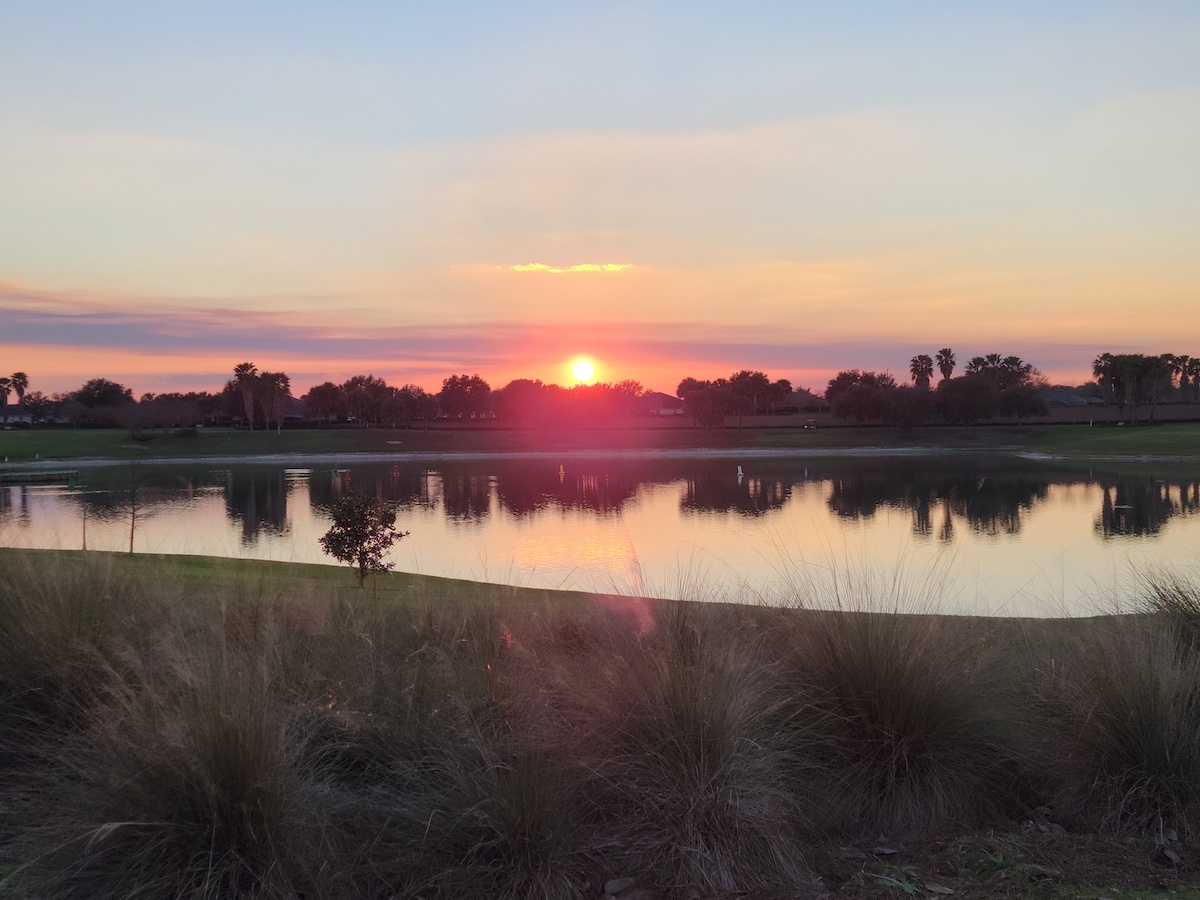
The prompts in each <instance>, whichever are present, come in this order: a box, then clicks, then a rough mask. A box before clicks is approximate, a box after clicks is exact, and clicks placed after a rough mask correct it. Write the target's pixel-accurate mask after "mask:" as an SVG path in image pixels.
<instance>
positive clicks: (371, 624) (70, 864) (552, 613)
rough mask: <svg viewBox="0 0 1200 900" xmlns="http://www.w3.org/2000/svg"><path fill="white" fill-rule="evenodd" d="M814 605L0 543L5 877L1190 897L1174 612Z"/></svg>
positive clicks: (1184, 735) (1190, 796)
mask: <svg viewBox="0 0 1200 900" xmlns="http://www.w3.org/2000/svg"><path fill="white" fill-rule="evenodd" d="M1164 585H1165V587H1164ZM1142 587H1143V589H1144V590H1145V594H1146V601H1147V602H1148V603H1150V604H1151V605H1152V606H1153V604H1154V603H1155V602H1158V601H1156V599H1155V598H1161V597H1162V596H1166V597H1167V598H1168V600H1175V599H1177V598H1178V596H1181V592H1184V593H1186V592H1189V591H1191V592H1193V593H1194V590H1195V588H1194V587H1191V586H1189V584H1188V583H1186V582H1185V581H1183V580H1181V579H1176V580H1175V581H1172V582H1169V583H1167V582H1162V581H1155V580H1154V577H1153V576H1146V578H1145V583H1144V584H1143V585H1142ZM878 588H879V586H878V585H872V584H869V583H868V584H860V585H858V586H854V585H850V586H849V587H846V588H845V589H844V592H843V593H841V595H840V596H839V597H837V598H833V599H835V600H841V601H843V603H844V605H848V604H850V603H851V602H852V601H854V600H855V599H861V600H864V601H869V600H873V599H879V598H877V597H873V596H870V592H871V591H873V590H876V589H878ZM929 588H930V590H931V591H933V590H934V589H935V588H936V585H930V586H929ZM810 589H815V588H810ZM839 590H843V589H842V588H839ZM1156 591H1157V592H1156ZM1164 591H1166V594H1164V593H1163V592H1164ZM1188 596H1189V597H1190V596H1192V594H1191V593H1189V594H1188ZM795 599H796V605H795V607H794V608H756V607H748V606H744V605H736V604H730V605H726V604H720V603H687V602H665V601H664V602H659V603H657V604H656V605H655V606H654V614H653V618H652V620H651V621H646V620H644V619H635V618H633V617H627V616H625V615H622V614H621V613H620V612H617V611H614V609H613V607H612V606H611V605H609V604H603V603H594V602H592V599H591V598H589V597H588V596H587V595H572V594H566V593H562V592H550V591H535V590H528V589H526V590H522V589H515V588H509V587H504V586H499V585H473V584H471V583H467V582H457V581H453V580H450V579H436V578H421V577H419V576H407V575H398V574H388V575H383V576H381V577H380V578H379V580H378V587H377V590H376V591H375V592H372V591H371V590H370V588H367V589H362V590H360V589H358V588H356V587H355V586H354V578H353V575H352V574H351V572H350V571H349V570H348V569H335V568H333V567H325V566H302V565H292V564H281V563H264V562H256V561H231V560H212V559H204V558H194V557H187V558H178V557H138V556H134V557H129V556H125V555H121V554H98V553H90V554H87V553H82V552H79V553H75V552H52V551H16V550H4V551H0V897H4V898H5V900H8V898H20V900H31V898H34V897H36V898H43V900H52V898H63V900H66V898H84V897H88V898H92V897H100V898H114V900H115V898H117V897H142V898H160V897H161V898H168V897H170V898H195V900H199V898H204V900H209V898H218V897H253V898H298V897H322V898H329V900H341V898H351V897H354V898H360V897H361V898H367V900H373V898H379V900H383V898H406V900H416V898H418V897H420V898H426V900H433V898H441V900H450V898H462V900H483V898H511V900H517V898H522V900H531V898H547V900H584V898H590V897H596V896H599V895H600V894H601V888H602V886H603V884H604V882H605V880H607V879H610V878H617V877H626V876H627V877H632V878H634V879H636V880H637V882H638V883H639V884H640V885H642V886H643V887H645V888H647V889H648V890H652V891H653V892H654V896H658V897H662V898H664V900H677V898H678V900H682V898H685V897H692V896H705V897H708V896H712V897H722V896H744V897H747V898H764V900H767V898H775V897H779V896H811V895H814V894H817V893H819V891H820V887H819V886H818V884H817V881H816V874H817V873H818V872H819V873H820V874H821V876H822V877H823V878H824V879H825V883H826V886H828V887H830V888H831V889H835V890H836V893H838V894H839V895H842V896H851V897H860V898H866V897H870V898H875V897H892V896H905V895H907V893H908V891H909V890H910V889H911V890H916V891H918V892H919V891H922V890H924V889H925V888H926V886H927V885H929V884H936V885H947V884H949V885H951V886H952V887H953V889H954V891H955V895H956V896H960V897H966V898H984V897H993V898H994V897H1017V898H1033V897H1056V896H1057V897H1064V898H1066V897H1077V896H1089V894H1088V893H1079V892H1075V893H1072V891H1073V890H1074V888H1075V887H1078V886H1080V885H1088V886H1089V888H1088V889H1089V890H1093V888H1091V887H1090V886H1091V885H1101V886H1108V887H1112V888H1116V887H1119V888H1120V889H1121V891H1122V892H1123V893H1121V894H1117V893H1115V891H1113V892H1109V891H1108V889H1107V887H1106V889H1105V891H1104V892H1094V893H1092V894H1090V895H1091V896H1100V895H1104V896H1110V895H1111V896H1114V897H1116V896H1137V893H1136V892H1137V891H1141V890H1143V889H1144V888H1149V887H1151V886H1153V884H1155V883H1158V882H1160V881H1161V882H1162V883H1164V884H1166V885H1167V888H1166V889H1170V890H1177V891H1178V893H1177V894H1176V895H1177V896H1188V894H1187V893H1186V891H1189V890H1191V889H1192V885H1190V884H1189V883H1188V878H1190V877H1191V875H1190V873H1191V872H1192V871H1193V870H1192V868H1191V866H1192V865H1193V862H1194V860H1193V857H1194V853H1193V851H1192V849H1191V848H1192V844H1193V843H1194V840H1195V838H1196V837H1197V834H1198V830H1200V821H1198V820H1200V814H1198V810H1200V753H1198V752H1197V751H1196V748H1197V747H1200V720H1198V714H1197V710H1200V658H1198V657H1196V655H1195V647H1194V644H1193V643H1191V642H1190V641H1185V640H1181V638H1180V634H1181V632H1180V630H1179V629H1178V628H1177V627H1175V625H1174V624H1173V622H1172V619H1171V617H1170V613H1171V612H1172V610H1171V609H1170V608H1167V609H1159V610H1158V611H1156V612H1153V613H1144V614H1130V615H1127V616H1123V617H1108V618H1099V619H1094V620H1071V621H1063V622H1056V621H1042V620H1036V621H1017V620H985V619H978V618H958V617H939V616H936V615H919V616H918V615H901V614H899V613H882V614H865V613H858V612H853V611H849V610H846V611H841V612H830V611H819V610H815V609H812V608H808V606H807V605H806V604H808V603H809V602H817V601H820V600H829V599H830V598H821V597H813V596H804V595H803V592H801V591H798V592H797V594H796V598H795ZM825 605H828V604H825ZM1160 605H1161V604H1160ZM1004 822H1011V823H1012V824H1011V825H997V823H1004ZM1064 826H1065V827H1064ZM998 830H1001V832H1002V833H997V832H998ZM881 846H882V847H883V848H884V849H882V850H881V849H879V848H880V847H881ZM1164 847H1166V848H1167V850H1170V853H1169V854H1168V853H1166V851H1165V850H1164V849H1163V848H1164ZM846 852H849V853H850V854H851V858H850V859H847V858H846V857H845V856H844V855H839V854H844V853H846ZM855 853H857V854H858V855H857V857H854V856H853V854H855ZM1172 854H1173V855H1174V856H1175V857H1177V858H1178V859H1179V862H1178V864H1176V863H1175V862H1173V861H1171V855H1172ZM1085 863H1086V865H1085ZM1064 872H1066V873H1067V874H1063V873H1064ZM1054 873H1057V874H1054Z"/></svg>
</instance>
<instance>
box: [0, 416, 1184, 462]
mask: <svg viewBox="0 0 1200 900" xmlns="http://www.w3.org/2000/svg"><path fill="white" fill-rule="evenodd" d="M879 447H886V448H901V449H905V448H908V449H912V448H924V447H928V448H935V449H939V450H980V451H997V452H1012V451H1029V452H1038V453H1048V454H1055V455H1065V456H1130V457H1136V456H1177V457H1190V458H1200V424H1184V425H1161V426H1138V427H1116V426H1105V427H1096V428H1092V427H1088V426H1085V425H1054V426H1051V425H1042V424H1038V425H1025V426H1008V425H1002V426H977V427H926V428H915V429H896V428H870V427H866V428H854V427H839V428H821V429H817V430H805V429H803V428H789V427H753V428H751V427H746V428H744V429H740V430H739V429H737V428H726V429H723V430H720V431H700V430H697V429H693V428H686V427H667V426H664V425H661V424H655V425H651V426H646V427H613V428H607V429H593V430H579V431H553V430H543V429H537V430H533V429H527V430H521V429H505V428H500V427H495V426H492V425H488V426H481V427H476V428H472V427H447V426H445V425H437V426H434V427H432V428H430V429H429V430H423V429H416V430H411V431H403V430H401V431H392V430H389V429H353V428H349V429H347V428H340V429H307V430H295V431H284V432H283V433H282V434H280V433H276V432H261V431H259V432H253V433H252V432H248V431H238V430H234V429H228V428H212V429H202V430H200V431H199V432H198V433H196V434H195V435H192V436H180V435H176V434H172V433H155V434H153V435H151V436H150V439H149V440H142V441H137V440H133V439H132V438H131V437H130V435H129V433H128V432H127V431H124V430H120V429H86V430H82V429H33V430H24V431H22V430H13V431H3V432H0V457H3V458H6V459H7V460H9V461H10V462H26V461H32V460H34V459H35V458H36V459H38V460H57V459H61V460H70V459H79V458H86V457H99V458H105V459H115V460H131V459H151V458H155V459H177V458H187V457H220V456H232V457H250V456H263V455H272V454H353V453H375V454H392V453H394V454H397V455H399V454H405V453H523V452H556V451H597V452H604V451H611V450H653V451H660V452H661V451H672V450H676V451H684V450H691V449H733V448H757V449H764V450H778V451H780V452H788V453H792V452H803V451H804V450H822V451H829V450H840V449H859V448H879Z"/></svg>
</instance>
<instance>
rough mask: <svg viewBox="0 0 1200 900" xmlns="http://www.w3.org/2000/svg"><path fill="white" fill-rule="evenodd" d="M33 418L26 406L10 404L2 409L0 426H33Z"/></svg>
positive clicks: (0, 410)
mask: <svg viewBox="0 0 1200 900" xmlns="http://www.w3.org/2000/svg"><path fill="white" fill-rule="evenodd" d="M32 424H33V416H31V415H30V414H29V410H27V409H26V408H25V407H24V406H21V405H19V404H16V403H8V404H5V405H4V406H3V407H0V425H32Z"/></svg>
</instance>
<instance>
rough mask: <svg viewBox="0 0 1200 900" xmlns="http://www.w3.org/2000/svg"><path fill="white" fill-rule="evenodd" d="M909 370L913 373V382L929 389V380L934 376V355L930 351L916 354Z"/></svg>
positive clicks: (921, 387) (919, 386)
mask: <svg viewBox="0 0 1200 900" xmlns="http://www.w3.org/2000/svg"><path fill="white" fill-rule="evenodd" d="M908 370H909V371H910V372H911V373H912V380H913V384H914V385H916V386H917V387H918V388H920V389H921V390H923V391H927V390H929V382H930V380H931V379H932V378H933V357H932V356H930V355H929V354H928V353H920V354H918V355H917V356H914V357H913V358H912V360H911V362H910V363H909V366H908Z"/></svg>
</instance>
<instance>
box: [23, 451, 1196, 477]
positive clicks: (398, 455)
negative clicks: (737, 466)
mask: <svg viewBox="0 0 1200 900" xmlns="http://www.w3.org/2000/svg"><path fill="white" fill-rule="evenodd" d="M918 456H1012V457H1016V458H1018V459H1024V460H1027V461H1030V462H1064V461H1079V462H1141V463H1145V462H1188V461H1193V460H1196V458H1197V457H1195V456H1186V455H1178V454H1074V453H1044V452H1038V451H1033V450H1022V449H1020V448H1018V447H986V448H983V447H978V448H976V447H946V448H942V449H931V448H929V447H888V446H883V447H814V448H803V449H801V448H791V449H781V448H768V447H741V448H726V447H694V448H670V449H657V448H643V449H627V450H561V451H553V450H497V451H485V450H471V451H449V452H438V451H426V450H419V451H411V452H407V451H402V450H401V451H386V452H348V453H261V454H251V455H230V454H222V455H214V456H178V457H171V456H163V457H148V458H146V459H117V458H115V457H109V456H81V457H56V458H53V459H38V460H19V461H13V462H6V463H3V464H0V471H4V472H20V471H46V470H53V469H61V468H77V469H95V468H103V467H105V466H125V465H148V466H167V465H203V464H205V463H212V464H214V465H237V464H239V463H241V464H247V465H287V464H289V463H315V464H322V465H328V464H339V463H346V464H349V463H378V462H396V463H412V462H432V461H438V460H446V461H453V462H471V461H485V460H491V459H494V460H504V461H511V460H524V459H528V460H547V459H551V460H553V459H595V458H598V457H602V458H605V459H623V460H638V459H739V458H744V459H806V458H824V459H828V458H838V457H841V458H849V459H853V458H863V459H886V458H889V457H894V458H912V457H918Z"/></svg>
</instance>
